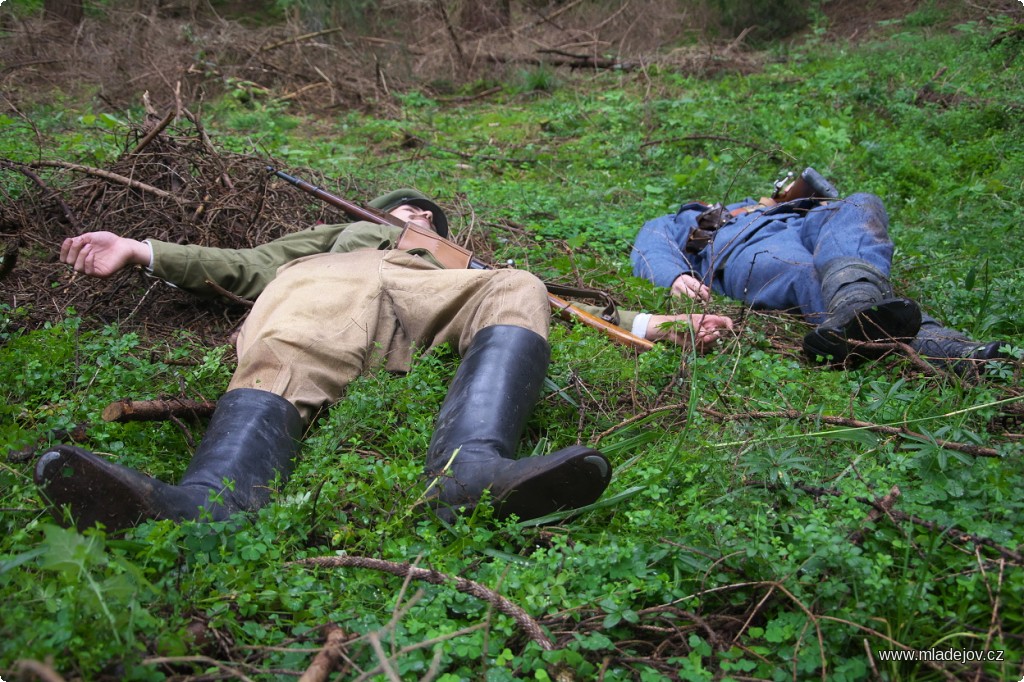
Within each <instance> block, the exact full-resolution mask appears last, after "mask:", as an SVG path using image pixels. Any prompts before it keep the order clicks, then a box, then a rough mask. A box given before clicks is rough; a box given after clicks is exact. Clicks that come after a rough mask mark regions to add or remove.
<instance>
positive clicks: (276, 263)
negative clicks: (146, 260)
mask: <svg viewBox="0 0 1024 682" xmlns="http://www.w3.org/2000/svg"><path fill="white" fill-rule="evenodd" d="M399 231H400V230H399V229H398V228H395V227H392V226H382V225H375V224H373V223H364V222H358V223H351V224H340V225H317V226H315V227H311V228H309V229H306V230H301V231H299V232H293V233H291V234H287V235H285V236H283V237H280V238H278V239H275V240H274V241H272V242H268V243H266V244H261V245H259V246H256V247H254V248H251V249H219V248H214V247H209V246H189V245H181V244H171V243H168V242H161V241H158V240H155V239H151V240H150V242H149V243H150V245H151V246H152V248H153V274H154V275H156V276H157V277H159V278H161V279H164V280H166V281H168V282H170V283H172V284H174V285H175V286H178V287H180V288H182V289H185V290H186V291H189V292H191V293H194V294H197V295H199V296H213V295H216V290H215V289H214V288H212V287H211V286H210V285H209V284H208V283H207V282H213V283H214V284H216V285H217V286H219V287H221V288H222V289H225V290H227V291H230V292H231V293H233V294H234V295H236V296H239V297H241V298H245V299H250V300H251V299H255V298H256V297H257V296H259V295H260V293H261V292H262V291H263V289H264V288H266V286H267V285H268V284H269V283H270V282H271V280H273V279H274V277H275V276H276V275H277V269H278V268H279V267H281V266H282V265H284V264H285V263H289V262H291V261H293V260H295V259H296V258H303V257H304V256H311V255H313V254H317V253H327V252H347V251H355V250H357V249H365V248H372V249H379V248H389V247H390V246H391V244H392V242H393V239H394V234H397V232H399Z"/></svg>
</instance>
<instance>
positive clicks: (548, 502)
mask: <svg viewBox="0 0 1024 682" xmlns="http://www.w3.org/2000/svg"><path fill="white" fill-rule="evenodd" d="M531 459H535V460H537V461H536V465H535V466H529V465H530V464H533V462H531V461H530V460H531ZM520 461H521V462H523V464H524V465H527V466H525V467H524V468H525V469H526V470H525V471H523V472H522V473H521V474H520V475H519V476H518V477H517V478H514V479H513V480H510V481H499V482H497V483H496V484H495V486H494V490H495V491H496V493H497V491H499V490H501V491H504V492H500V493H497V494H496V499H495V503H494V506H495V515H496V516H497V517H498V518H500V519H505V518H508V517H510V516H513V515H515V516H517V517H518V518H519V519H520V520H522V521H525V520H528V519H536V518H540V517H542V516H547V515H548V514H554V513H555V512H558V511H562V510H565V509H578V508H580V507H585V506H587V505H589V504H593V503H594V502H597V500H598V499H599V498H600V497H601V495H602V493H604V491H605V489H606V488H607V487H608V483H609V482H611V476H612V473H611V464H609V463H608V460H607V459H606V458H605V456H604V455H602V454H601V453H600V452H598V451H597V450H594V449H592V448H588V447H584V446H582V445H574V446H572V447H568V448H565V449H564V450H560V451H558V452H555V453H552V454H550V455H546V456H544V457H543V458H527V459H525V460H520ZM530 469H535V471H530Z"/></svg>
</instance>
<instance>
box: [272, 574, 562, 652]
mask: <svg viewBox="0 0 1024 682" xmlns="http://www.w3.org/2000/svg"><path fill="white" fill-rule="evenodd" d="M291 563H293V564H300V565H302V566H319V567H322V568H368V569H371V570H374V571H383V572H384V573H390V574H392V575H397V576H398V577H400V578H412V579H414V580H422V581H424V582H428V583H430V584H432V585H453V586H454V587H455V589H457V590H458V591H459V592H462V593H463V594H468V595H470V596H473V597H476V598H477V599H480V600H482V601H485V602H487V603H488V604H491V605H492V606H493V607H494V608H496V609H498V610H499V611H501V612H502V613H504V614H505V615H506V616H508V617H509V618H511V619H512V620H514V621H515V622H516V624H517V625H518V626H519V627H520V629H522V630H523V632H525V633H526V635H527V636H528V637H529V638H530V639H531V640H532V641H533V642H536V643H537V645H538V646H540V648H541V649H544V650H545V651H551V650H552V649H554V645H553V644H552V642H551V640H550V639H548V637H547V635H545V634H544V631H543V630H542V629H541V627H540V625H538V624H537V621H535V620H534V619H533V618H532V617H530V614H528V613H527V612H526V611H524V610H523V609H522V608H521V607H519V606H517V605H516V604H514V603H512V602H511V601H509V600H508V599H506V598H505V597H503V596H501V595H500V594H498V593H497V592H495V591H494V590H492V589H490V588H488V587H485V586H483V585H481V584H480V583H478V582H474V581H472V580H469V579H467V578H462V577H453V576H450V575H446V574H444V573H440V572H438V571H431V570H427V569H425V568H418V567H416V566H411V565H409V564H399V563H395V562H393V561H386V560H384V559H372V558H369V557H359V556H324V557H311V558H309V559H301V560H299V561H293V562H291Z"/></svg>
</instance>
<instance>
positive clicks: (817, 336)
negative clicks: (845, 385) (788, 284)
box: [803, 258, 921, 365]
mask: <svg viewBox="0 0 1024 682" xmlns="http://www.w3.org/2000/svg"><path fill="white" fill-rule="evenodd" d="M820 276H821V292H822V296H823V297H824V299H825V303H826V305H827V306H828V311H827V316H826V318H825V321H824V322H822V323H821V324H820V325H818V327H816V328H815V329H814V330H813V331H811V332H810V333H808V334H807V335H806V336H805V337H804V343H803V347H804V354H805V355H807V357H808V358H810V359H811V360H812V361H819V360H821V361H825V362H829V363H831V364H836V365H839V364H842V363H843V362H845V361H846V359H847V357H848V356H849V355H850V352H851V348H850V344H849V342H850V341H868V342H876V343H885V342H891V341H903V342H909V341H910V340H911V339H913V338H914V336H915V335H916V334H917V331H918V329H919V328H920V327H921V309H920V308H919V307H918V305H917V304H916V303H915V302H913V301H911V300H910V299H906V298H897V297H896V296H895V295H894V294H893V290H892V285H891V284H889V280H888V279H887V278H886V277H885V275H884V274H882V273H881V272H880V271H879V270H878V269H877V268H875V267H874V266H873V265H871V264H869V263H867V262H865V261H862V260H859V259H855V258H840V259H836V260H833V261H830V262H829V263H827V264H826V265H825V267H824V268H822V271H821V273H820Z"/></svg>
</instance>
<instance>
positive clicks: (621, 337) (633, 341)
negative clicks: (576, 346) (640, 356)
mask: <svg viewBox="0 0 1024 682" xmlns="http://www.w3.org/2000/svg"><path fill="white" fill-rule="evenodd" d="M548 303H550V304H551V309H552V310H554V311H555V312H557V313H558V316H559V317H561V318H562V319H563V320H576V321H577V322H582V323H583V324H585V325H587V326H588V327H593V328H594V329H597V330H598V331H601V332H604V334H605V335H606V336H607V337H608V338H610V339H611V340H612V341H615V342H616V343H620V344H622V345H623V346H629V347H630V348H632V349H633V350H638V351H641V352H643V351H648V350H650V349H652V348H654V342H653V341H648V340H647V339H641V338H640V337H639V336H637V335H636V334H633V333H632V332H629V331H626V330H625V329H623V328H622V327H620V326H618V325H615V324H612V323H611V322H609V321H607V320H603V319H601V318H600V317H598V316H597V315H593V314H591V313H588V312H587V311H586V310H583V309H582V308H577V307H576V306H574V305H573V304H572V303H570V302H569V301H566V300H565V299H564V298H559V297H558V296H555V295H554V294H552V293H548Z"/></svg>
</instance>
